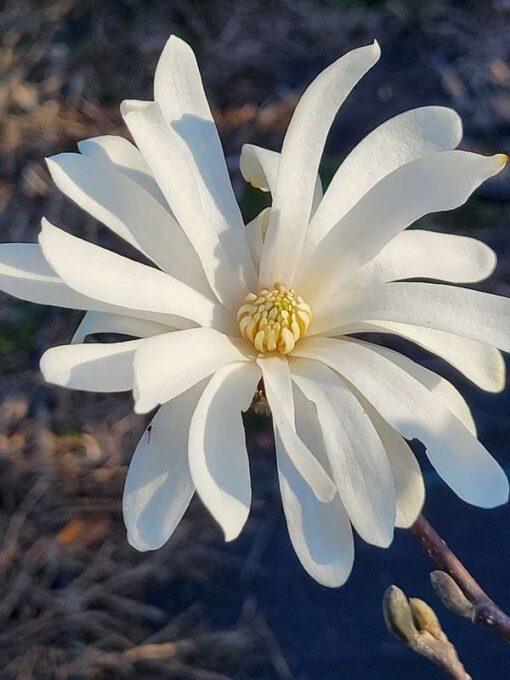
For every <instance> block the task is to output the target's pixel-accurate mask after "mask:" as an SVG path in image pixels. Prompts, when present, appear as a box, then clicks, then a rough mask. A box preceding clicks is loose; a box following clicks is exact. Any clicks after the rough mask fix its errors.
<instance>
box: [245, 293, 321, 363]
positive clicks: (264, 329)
mask: <svg viewBox="0 0 510 680" xmlns="http://www.w3.org/2000/svg"><path fill="white" fill-rule="evenodd" d="M311 320H312V310H311V309H310V307H309V305H307V304H306V302H305V301H304V300H303V298H302V297H300V296H299V295H296V292H295V291H294V290H293V289H292V288H286V287H285V286H282V284H280V283H275V284H274V286H273V287H272V288H271V289H270V290H269V289H268V288H263V289H262V290H259V292H258V293H257V294H255V293H248V295H247V296H246V297H245V298H244V301H243V304H242V305H241V308H240V309H239V311H238V312H237V321H238V323H239V329H240V331H241V334H242V336H243V337H244V338H247V339H248V340H250V342H253V344H254V345H255V347H256V348H257V349H258V351H259V352H275V351H278V352H280V353H281V354H287V353H288V352H291V351H292V350H293V349H294V346H295V344H296V342H297V341H298V340H299V338H300V337H301V336H303V335H305V333H306V331H307V330H308V326H309V325H310V321H311Z"/></svg>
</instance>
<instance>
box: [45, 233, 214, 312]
mask: <svg viewBox="0 0 510 680" xmlns="http://www.w3.org/2000/svg"><path fill="white" fill-rule="evenodd" d="M42 225H43V228H42V231H41V233H40V235H39V243H40V244H41V248H42V250H43V253H44V257H45V258H46V259H47V260H48V262H49V263H50V265H51V266H52V267H53V269H54V270H55V271H56V272H57V274H58V275H59V276H60V277H61V278H62V279H63V280H64V281H65V282H66V283H67V284H68V285H69V286H71V288H74V289H75V290H76V291H78V292H79V293H82V294H83V295H87V296H88V297H92V298H95V299H98V300H101V301H102V302H105V303H108V304H111V305H116V306H118V307H122V308H124V309H125V310H137V311H141V312H151V313H156V314H158V315H161V317H162V320H165V321H166V322H167V323H168V324H169V325H175V323H176V318H175V317H183V318H185V319H190V320H192V321H196V322H197V323H199V324H204V325H210V324H213V323H215V322H216V321H218V315H219V314H222V315H223V317H225V312H221V310H218V307H219V305H217V304H214V302H213V301H212V300H210V299H209V298H206V297H204V296H203V295H202V294H201V293H199V292H197V291H195V290H193V288H190V287H189V286H187V285H186V284H184V283H181V282H180V281H178V280H177V279H174V278H173V277H171V276H170V275H169V274H165V273H164V272H161V271H159V270H157V269H154V268H152V267H148V266H146V265H144V264H140V263H139V262H134V261H133V260H129V259H128V258H126V257H122V256H121V255H117V254H116V253H112V252H111V251H109V250H105V249H104V248H100V247H99V246H96V245H93V244H92V243H88V242H87V241H83V240H82V239H79V238H76V237H75V236H71V235H70V234H67V233H66V232H64V231H62V230H61V229H58V228H57V227H54V226H53V225H51V224H50V223H49V222H48V221H47V220H43V222H42ZM223 317H222V318H223ZM156 320H157V319H156ZM178 324H179V322H178V321H177V325H178Z"/></svg>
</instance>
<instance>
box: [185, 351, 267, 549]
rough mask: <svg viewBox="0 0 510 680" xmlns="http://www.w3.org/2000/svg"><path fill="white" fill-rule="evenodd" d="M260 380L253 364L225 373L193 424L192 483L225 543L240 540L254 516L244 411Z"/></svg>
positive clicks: (205, 396) (203, 400)
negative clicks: (217, 525)
mask: <svg viewBox="0 0 510 680" xmlns="http://www.w3.org/2000/svg"><path fill="white" fill-rule="evenodd" d="M260 377H261V373H260V369H259V367H258V366H257V365H256V364H255V363H254V362H250V363H246V362H243V363H242V364H229V365H227V366H224V367H223V368H220V370H219V371H217V372H216V373H215V374H214V376H213V377H212V378H211V380H210V381H209V383H208V385H207V387H206V388H205V390H204V393H203V395H202V397H201V399H200V401H199V402H198V405H197V408H196V409H195V413H194V414H193V419H192V421H191V427H190V431H189V466H190V471H191V478H192V480H193V483H194V484H195V488H196V490H197V493H198V495H199V496H200V498H201V499H202V502H203V503H204V505H205V506H206V507H207V509H208V510H209V512H210V513H211V515H212V516H213V517H214V519H215V520H216V521H217V522H218V523H219V525H220V526H221V528H222V529H223V531H224V533H225V540H226V541H231V540H233V539H234V538H237V536H238V535H239V534H240V533H241V530H242V528H243V526H244V524H245V522H246V520H247V519H248V514H249V512H250V505H251V483H250V466H249V463H248V453H247V451H246V440H245V433H244V425H243V419H242V417H241V411H246V410H247V409H248V408H249V407H250V404H251V402H252V399H253V395H254V393H255V390H256V388H257V384H258V382H259V380H260Z"/></svg>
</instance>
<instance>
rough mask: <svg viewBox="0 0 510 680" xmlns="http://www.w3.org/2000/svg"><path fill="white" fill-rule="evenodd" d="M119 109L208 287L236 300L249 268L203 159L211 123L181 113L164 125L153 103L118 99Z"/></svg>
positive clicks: (248, 286)
mask: <svg viewBox="0 0 510 680" xmlns="http://www.w3.org/2000/svg"><path fill="white" fill-rule="evenodd" d="M121 112H122V115H123V116H124V120H125V122H126V125H127V126H128V127H129V129H130V132H131V134H132V135H133V137H134V139H135V141H136V143H137V145H138V147H139V148H140V150H141V151H142V153H143V155H144V158H145V160H146V161H147V163H148V164H149V166H150V168H151V172H152V173H153V175H154V177H155V178H156V180H157V182H158V184H159V186H160V187H161V190H162V192H163V194H164V196H165V198H166V199H167V201H168V202H169V204H170V205H171V206H172V210H173V212H174V214H175V216H176V218H177V219H178V220H179V224H180V225H181V226H182V228H183V229H184V231H185V233H186V235H187V237H188V238H189V240H190V241H191V243H192V244H193V247H194V249H195V251H196V252H197V254H198V256H199V258H200V261H201V263H202V266H203V268H204V271H205V274H206V277H207V280H208V281H209V284H210V286H211V288H212V289H213V290H214V292H215V293H216V295H217V296H218V299H219V300H220V301H221V302H223V303H224V304H226V305H231V306H234V305H237V304H239V301H240V299H242V297H243V296H244V295H246V291H247V290H252V289H253V287H254V285H255V281H256V276H255V268H254V266H253V262H252V261H251V257H250V252H249V248H248V242H247V239H246V234H245V233H244V225H243V222H242V220H241V218H240V216H239V220H238V219H237V218H236V220H235V223H231V222H228V221H227V218H226V215H225V214H224V212H225V210H226V206H225V205H222V203H221V199H220V196H219V195H218V194H217V192H218V191H219V186H218V183H219V184H220V185H221V184H222V183H223V180H222V176H221V175H216V174H215V172H216V170H217V167H216V164H215V163H213V164H211V165H208V163H209V161H210V160H211V158H210V154H209V153H208V151H207V149H208V143H209V142H210V139H209V138H210V136H211V134H214V135H216V134H217V133H216V129H215V128H214V133H212V132H211V126H214V123H211V122H209V121H207V120H202V119H200V118H197V117H196V116H194V115H187V114H186V115H184V116H183V117H182V119H180V120H177V121H175V122H174V123H172V124H171V125H167V123H166V122H165V120H164V118H163V115H162V113H161V111H160V109H159V106H158V104H157V103H148V104H144V103H142V102H134V101H124V102H123V103H122V105H121ZM196 147H198V148H196ZM222 162H223V163H224V161H222ZM218 180H219V182H218ZM229 186H230V185H229ZM231 191H232V190H231V188H230V189H228V191H227V193H229V192H231ZM227 212H228V211H227ZM229 218H232V215H229Z"/></svg>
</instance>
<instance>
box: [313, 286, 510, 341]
mask: <svg viewBox="0 0 510 680" xmlns="http://www.w3.org/2000/svg"><path fill="white" fill-rule="evenodd" d="M314 311H315V310H314ZM356 321H396V322H399V323H409V324H413V325H416V326H424V327H426V328H436V329H438V330H442V331H447V332H448V333H454V334H456V335H460V336H463V337H466V338H470V339H471V340H478V341H479V342H485V343H487V344H489V345H494V347H498V348H499V349H502V350H503V351H505V352H510V299H509V298H505V297H502V296H500V295H492V294H491V293H482V292H480V291H477V290H470V289H469V288H459V287H457V286H446V285H442V284H439V283H418V282H409V283H407V282H401V283H385V284H383V285H380V286H374V287H371V288H369V289H364V290H362V291H360V292H359V293H354V292H352V293H351V294H349V295H347V296H345V298H339V299H338V304H337V305H336V306H335V304H334V303H332V305H331V307H330V309H329V310H326V308H321V309H320V311H319V313H318V314H317V315H316V316H315V317H314V322H313V323H314V325H313V327H312V330H311V332H312V333H321V332H327V331H328V330H330V329H334V328H338V327H340V326H341V325H347V324H349V323H354V322H356Z"/></svg>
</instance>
